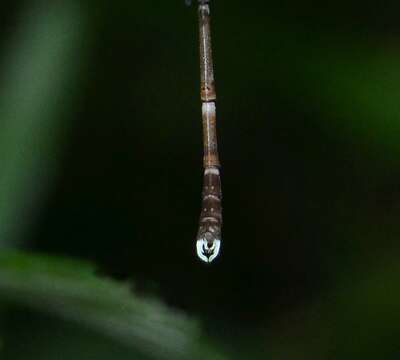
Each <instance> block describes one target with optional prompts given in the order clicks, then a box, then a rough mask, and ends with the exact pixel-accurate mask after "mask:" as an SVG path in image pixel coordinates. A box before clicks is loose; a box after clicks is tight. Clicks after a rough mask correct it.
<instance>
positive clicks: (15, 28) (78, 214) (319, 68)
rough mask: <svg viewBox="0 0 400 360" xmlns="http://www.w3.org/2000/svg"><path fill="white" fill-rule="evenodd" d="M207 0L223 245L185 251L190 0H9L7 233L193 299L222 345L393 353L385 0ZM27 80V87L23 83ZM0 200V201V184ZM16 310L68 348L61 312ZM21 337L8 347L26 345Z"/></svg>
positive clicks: (397, 56)
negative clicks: (12, 131)
mask: <svg viewBox="0 0 400 360" xmlns="http://www.w3.org/2000/svg"><path fill="white" fill-rule="evenodd" d="M393 4H394V2H393ZM211 5H212V31H213V47H214V57H215V59H214V62H215V73H216V81H217V94H218V103H217V111H218V132H219V149H220V158H221V162H222V176H223V178H222V186H223V208H224V228H223V248H222V253H221V256H220V258H219V259H218V261H216V262H215V263H214V264H212V265H211V266H205V265H203V264H202V263H200V262H199V261H198V259H197V258H196V257H195V253H194V240H195V235H196V230H197V222H198V216H199V211H200V197H201V196H200V195H201V181H202V168H201V166H202V139H201V134H202V130H201V113H200V109H201V108H200V101H199V64H198V48H197V47H198V45H197V38H198V34H197V18H196V10H195V7H192V8H187V7H186V6H185V5H184V1H183V0H182V1H165V0H164V1H142V2H135V1H122V0H121V1H94V0H93V1H87V2H81V4H79V3H75V2H73V1H63V2H62V1H51V2H50V1H48V2H43V1H42V2H34V1H32V0H31V1H28V0H27V1H5V2H3V6H2V8H3V10H2V11H1V13H0V72H1V74H2V76H3V77H2V78H6V79H7V77H8V76H9V74H10V70H9V68H10V67H11V68H12V69H14V71H15V74H17V75H16V77H17V78H18V74H20V73H22V74H24V69H27V68H30V67H31V66H32V74H33V75H32V76H31V77H28V78H26V79H25V78H23V79H22V80H21V79H20V80H21V83H22V84H23V85H21V87H20V88H17V90H15V89H13V88H12V87H11V89H9V88H7V87H6V86H3V87H2V88H1V91H2V92H1V98H2V99H1V103H2V104H3V107H2V108H1V107H0V109H2V110H1V111H2V112H1V113H0V114H1V115H0V121H1V122H3V123H4V124H6V123H7V121H10V122H11V123H13V124H15V123H16V121H17V120H16V119H17V118H18V109H20V108H21V106H22V108H23V109H25V108H24V107H23V105H20V103H19V101H21V102H22V104H26V103H29V106H30V107H29V106H28V105H27V107H26V109H27V110H26V113H24V114H23V116H22V117H21V119H22V120H21V123H20V127H19V129H22V130H21V131H22V133H24V131H25V132H26V133H24V135H23V136H22V137H18V138H15V139H14V138H12V137H11V138H10V137H4V138H2V135H1V134H0V150H1V151H2V155H1V156H0V160H1V161H8V163H9V164H8V165H7V166H11V167H12V166H13V165H15V166H14V167H13V169H14V170H15V171H16V174H17V175H18V176H19V178H22V179H23V180H21V181H22V183H21V184H22V185H20V187H18V188H17V189H16V190H15V194H16V195H15V196H18V199H19V200H18V201H20V202H21V204H22V205H21V207H20V208H19V210H16V211H15V212H14V213H13V215H12V216H11V220H10V221H11V222H13V221H14V223H13V224H14V225H12V226H10V229H8V230H7V231H6V235H5V236H4V239H8V240H4V246H8V247H10V246H12V247H16V246H18V247H19V248H21V249H25V250H30V251H40V252H42V253H47V254H53V255H63V256H71V257H77V258H83V259H89V260H91V261H93V262H95V263H96V264H97V265H98V267H99V268H100V270H101V272H102V273H103V274H106V275H108V276H112V277H114V278H116V279H119V280H126V281H134V282H135V285H136V289H137V291H138V292H139V293H141V294H147V295H148V294H151V295H153V296H155V297H157V298H159V299H161V300H162V301H164V302H166V303H167V304H169V305H170V306H172V307H175V308H179V309H182V310H184V311H185V312H186V313H188V314H190V315H191V316H193V317H195V318H197V319H200V320H201V322H202V324H203V329H204V333H205V334H207V335H208V336H209V337H210V338H211V339H212V341H213V342H215V343H216V344H219V345H220V346H221V347H223V348H224V349H226V351H227V352H228V353H229V354H230V355H229V357H228V358H231V357H232V358H233V357H235V356H236V357H238V358H243V359H253V358H254V359H255V358H263V359H264V358H265V359H269V358H270V359H295V360H299V359H361V358H362V359H398V358H399V356H400V346H399V342H398V339H399V336H400V325H399V321H400V306H398V302H399V301H400V285H399V276H400V265H399V243H398V242H399V236H400V221H399V219H400V216H399V215H400V214H399V210H400V187H399V186H400V145H399V144H400V142H399V138H400V102H399V97H400V27H399V24H398V7H397V6H396V5H391V4H390V2H376V1H369V2H368V1H366V2H365V1H364V2H361V1H352V2H348V1H346V2H345V1H336V2H334V3H318V4H316V3H315V2H312V1H303V2H296V1H285V2H269V1H250V2H243V1H236V0H231V1H221V0H220V1H218V0H215V1H212V2H211ZM41 27H43V31H39V32H38V34H39V35H37V36H36V35H35V33H34V32H33V31H32V29H36V28H41ZM25 42H27V43H28V45H27V47H28V49H30V50H26V51H25V52H22V56H20V57H19V59H20V60H21V59H22V60H21V61H20V62H19V63H18V64H17V65H15V63H16V62H15V61H14V60H13V52H15V51H17V52H18V48H19V47H20V46H21V47H23V46H24V45H23V44H24V43H25ZM29 43H32V46H31V47H30V45H29ZM21 44H22V45H21ZM16 49H17V50H16ZM35 51H37V53H38V54H39V55H38V59H39V60H37V61H38V63H37V66H36V65H35V66H33V65H32V63H31V61H32V58H34V56H33V55H32V54H36V52H35ZM46 54H48V55H49V59H50V60H48V61H49V62H48V63H46V61H47V60H46V61H42V62H41V60H40V59H41V56H43V57H44V58H45V59H47V58H46ZM60 54H66V55H65V56H64V55H60ZM54 63H57V65H54ZM53 65H54V66H53ZM1 83H3V84H7V81H2V82H0V86H1ZM11 83H13V81H11ZM36 83H37V88H36V87H35V84H36ZM46 84H47V85H46ZM49 84H50V85H49ZM26 86H27V87H28V88H29V87H33V90H32V92H31V93H29V92H28V94H30V95H27V97H26V98H25V97H23V96H22V95H21V97H22V99H20V98H19V96H18V94H21V91H23V89H25V87H26ZM46 86H48V87H47V88H46ZM19 89H20V90H19ZM13 91H14V92H13ZM10 93H11V94H14V95H15V94H17V95H16V96H14V95H10ZM32 94H33V95H32ZM10 104H11V105H10ZM9 108H11V110H7V109H9ZM4 109H6V110H4ZM10 114H11V115H10ZM31 119H33V120H32V124H31V127H26V124H27V122H30V121H31ZM0 126H1V123H0ZM41 129H42V130H41ZM43 129H45V130H43ZM46 129H47V130H46ZM1 131H2V129H1V127H0V132H1ZM18 131H19V130H18ZM18 131H17V133H18ZM4 134H7V132H4V131H3V135H4ZM32 139H34V140H33V141H32ZM43 139H44V140H43ZM7 140H8V143H9V144H8V147H7V146H6V145H7ZM1 142H2V145H1ZM4 144H6V145H4ZM27 144H28V145H27ZM43 144H46V145H43ZM2 146H3V147H2ZM10 149H11V150H10ZM13 149H14V150H13ZM12 151H14V152H15V153H16V154H17V155H16V156H15V158H13V157H12V156H11V154H12ZM31 158H32V159H31ZM7 159H8V160H7ZM29 159H31V160H32V161H30V160H29ZM10 164H11V165H10ZM0 166H1V164H0ZM7 166H5V167H3V171H4V172H6V171H8V174H9V173H10V171H11V170H9V168H8V167H7ZM24 167H25V169H27V170H21V169H23V168H24ZM14 170H13V171H14ZM1 171H2V170H1V168H0V173H1ZM21 174H22V175H21ZM17 175H16V176H17ZM11 182H12V181H11ZM18 189H21V190H18ZM18 194H19V195H18ZM26 199H28V200H26ZM0 201H2V202H3V204H4V203H6V202H7V201H11V202H13V200H1V193H0ZM0 210H1V205H0ZM0 215H1V212H0ZM0 234H2V233H1V232H0ZM0 242H2V240H0ZM21 311H22V310H21ZM24 311H26V310H24ZM25 316H29V317H30V318H31V321H29V326H28V328H27V327H26V326H27V325H26V322H25V320H24V319H25ZM10 317H11V319H13V320H12V321H11V320H9V321H8V324H10V323H11V324H12V325H7V326H6V333H7V332H8V335H7V336H6V340H7V339H8V340H7V341H8V343H9V344H14V346H17V347H18V345H15V344H19V342H18V341H17V340H18V338H19V336H21V334H22V333H24V332H26V333H28V334H29V333H30V332H32V331H34V332H36V331H39V332H40V331H44V330H43V329H48V328H49V327H50V328H51V326H53V327H54V328H55V329H56V330H54V331H56V332H57V338H58V339H59V343H60V344H61V345H59V346H65V347H66V348H69V349H70V350H71V347H70V345H68V344H69V342H68V341H69V340H68V339H69V338H70V335H71V334H72V333H74V331H73V330H71V329H69V328H68V327H69V326H72V325H70V324H68V325H65V324H64V325H62V326H63V327H61V325H59V326H60V327H58V325H57V322H56V321H55V320H54V319H53V318H51V319H50V318H47V317H43V316H41V315H39V314H37V313H31V312H29V313H25V312H23V313H22V312H20V311H19V310H14V311H13V312H12V315H10ZM57 329H58V330H57ZM60 329H61V330H60ZM43 336H45V335H43ZM25 337H27V338H29V336H28V335H27V334H25ZM22 338H24V337H22ZM7 341H5V342H4V341H3V342H4V344H3V345H4V346H5V348H6V349H7ZM94 342H95V341H93V343H94ZM85 344H86V345H85V346H86V348H91V347H90V344H91V342H90V339H89V338H88V340H87V342H86V343H85ZM31 346H32V347H33V349H32V348H30V347H29V346H27V347H26V348H25V350H26V351H25V352H24V350H21V349H20V350H19V355H18V356H20V357H18V359H19V358H21V359H22V358H26V357H27V356H28V354H29V357H30V358H34V357H33V356H34V355H35V354H38V353H37V352H36V350H35V347H34V346H35V342H33V345H31ZM41 346H42V347H43V346H44V347H46V346H47V345H46V344H45V345H41ZM79 346H81V345H79ZM96 346H98V345H96ZM10 348H12V346H10ZM10 348H8V350H7V351H9V352H8V353H9V354H12V351H11V350H10ZM72 348H73V347H72ZM77 351H78V350H77ZM92 351H94V353H93V355H91V356H93V358H96V359H100V357H99V356H100V355H99V353H101V349H100V350H98V353H96V351H95V350H92ZM116 351H117V350H116ZM9 356H10V358H15V359H17V357H16V356H17V355H9ZM13 356H14V357H13ZM24 356H26V357H24ZM41 356H42V357H40V356H39V357H38V358H40V359H42V358H43V359H44V358H46V359H47V358H49V359H58V357H56V356H53V357H51V355H48V356H49V357H44V355H43V354H42V355H41ZM74 356H75V355H73V352H72V354H71V357H70V358H71V359H72V358H74ZM88 356H89V355H88ZM65 358H68V357H65ZM87 358H89V357H87ZM63 359H64V358H63Z"/></svg>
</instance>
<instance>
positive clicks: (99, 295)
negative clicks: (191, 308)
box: [0, 252, 223, 359]
mask: <svg viewBox="0 0 400 360" xmlns="http://www.w3.org/2000/svg"><path fill="white" fill-rule="evenodd" d="M0 296H1V300H2V301H6V302H11V303H16V304H20V305H24V306H27V307H29V308H33V309H35V310H38V311H40V312H45V313H50V314H53V315H57V316H59V317H61V318H63V319H66V320H72V321H74V322H75V323H77V324H79V325H84V326H87V327H90V328H92V329H94V330H96V331H98V332H99V333H101V334H103V335H106V336H108V337H110V338H112V339H114V340H116V341H118V342H120V343H122V344H125V345H127V346H129V347H132V348H133V349H136V350H139V351H140V352H142V353H143V354H146V355H148V356H150V357H152V358H156V359H196V358H204V356H206V357H207V358H212V359H221V358H222V359H223V357H221V356H218V355H216V354H215V353H214V352H213V351H212V350H211V349H209V348H207V347H205V346H204V343H203V344H201V342H202V340H201V332H200V328H199V326H198V324H197V323H196V322H195V321H193V320H191V319H189V318H187V317H186V316H185V315H183V314H181V313H179V312H177V311H173V310H171V309H168V308H167V307H165V306H164V305H163V304H161V303H160V302H158V301H156V300H153V299H141V298H139V297H137V296H135V295H134V294H133V293H132V292H131V291H130V290H129V288H128V286H127V285H121V284H119V283H116V282H115V281H112V280H110V279H106V278H100V277H97V276H96V275H95V274H94V269H93V267H92V266H91V265H88V264H87V263H83V262H79V261H72V260H68V259H59V258H52V257H48V256H33V255H27V254H22V253H18V252H14V253H10V252H3V253H1V254H0ZM201 345H203V346H201ZM200 349H201V351H200Z"/></svg>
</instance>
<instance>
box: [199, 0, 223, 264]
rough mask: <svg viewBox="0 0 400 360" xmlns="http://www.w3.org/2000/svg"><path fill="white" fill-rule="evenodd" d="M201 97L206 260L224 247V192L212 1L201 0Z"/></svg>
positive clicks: (201, 224)
mask: <svg viewBox="0 0 400 360" xmlns="http://www.w3.org/2000/svg"><path fill="white" fill-rule="evenodd" d="M199 30H200V78H201V83H200V97H201V101H202V118H203V144H204V158H203V165H204V178H203V192H202V210H201V215H200V222H199V231H198V234H197V242H196V248H197V254H198V256H199V257H200V259H201V260H203V261H205V262H211V261H213V260H214V259H215V258H216V257H217V255H218V253H219V251H220V246H221V228H222V206H221V200H222V192H221V180H220V171H219V168H220V162H219V156H218V142H217V128H216V99H217V97H216V91H215V81H214V66H213V58H212V48H211V29H210V6H209V1H206V0H203V1H201V0H200V1H199Z"/></svg>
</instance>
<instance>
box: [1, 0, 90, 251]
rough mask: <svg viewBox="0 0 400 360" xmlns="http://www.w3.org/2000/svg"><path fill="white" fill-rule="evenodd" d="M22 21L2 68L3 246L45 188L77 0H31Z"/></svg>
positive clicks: (76, 45) (71, 55)
mask: <svg viewBox="0 0 400 360" xmlns="http://www.w3.org/2000/svg"><path fill="white" fill-rule="evenodd" d="M19 25H20V27H19V29H18V30H19V31H18V32H17V33H16V34H14V36H13V37H12V38H11V39H10V43H9V46H8V52H7V56H6V57H5V59H4V66H2V73H1V74H0V78H1V81H0V164H1V169H0V239H1V240H0V245H6V244H7V245H10V244H15V243H16V242H18V241H20V238H21V233H22V231H24V230H25V229H26V226H27V225H29V224H30V223H31V222H32V220H33V217H34V215H33V213H32V210H33V208H34V207H35V210H37V205H38V201H39V200H42V199H43V195H44V193H45V192H47V191H49V189H50V188H49V186H48V185H49V181H50V180H51V177H52V175H53V174H54V171H55V170H56V169H55V167H56V156H57V153H58V151H59V150H60V145H61V143H62V142H61V140H62V138H63V135H64V132H65V129H66V127H65V125H66V124H65V119H63V117H62V116H61V114H65V105H66V104H67V103H68V102H69V101H70V99H71V95H72V94H73V92H72V91H71V88H70V85H71V83H70V82H71V81H72V83H73V82H74V81H73V80H74V79H75V76H74V74H75V73H76V71H77V69H78V68H79V63H78V59H79V60H80V61H81V59H82V52H81V51H79V50H80V49H81V41H80V37H81V36H82V32H83V27H84V26H83V19H82V13H81V11H80V9H79V7H78V6H77V5H76V3H75V2H74V1H65V2H54V3H52V4H48V3H41V2H40V3H39V4H38V3H37V2H33V3H30V6H29V7H27V13H26V14H25V16H24V17H23V18H22V19H20V22H19Z"/></svg>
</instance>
